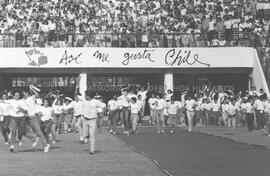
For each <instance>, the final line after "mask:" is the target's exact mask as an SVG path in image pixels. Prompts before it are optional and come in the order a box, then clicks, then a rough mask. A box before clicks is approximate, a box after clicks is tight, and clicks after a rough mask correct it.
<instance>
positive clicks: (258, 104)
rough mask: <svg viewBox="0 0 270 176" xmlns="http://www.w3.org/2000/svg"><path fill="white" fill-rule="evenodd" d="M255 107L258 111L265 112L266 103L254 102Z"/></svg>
mask: <svg viewBox="0 0 270 176" xmlns="http://www.w3.org/2000/svg"><path fill="white" fill-rule="evenodd" d="M254 106H255V108H256V110H258V111H263V110H264V102H262V101H261V100H259V99H258V100H256V101H255V102H254Z"/></svg>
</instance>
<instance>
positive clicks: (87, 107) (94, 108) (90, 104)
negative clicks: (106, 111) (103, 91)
mask: <svg viewBox="0 0 270 176" xmlns="http://www.w3.org/2000/svg"><path fill="white" fill-rule="evenodd" d="M80 100H81V101H82V114H83V115H84V116H85V117H86V118H88V119H94V118H97V117H98V108H99V107H100V106H102V105H101V102H100V101H99V100H96V99H91V100H85V99H84V98H82V97H80Z"/></svg>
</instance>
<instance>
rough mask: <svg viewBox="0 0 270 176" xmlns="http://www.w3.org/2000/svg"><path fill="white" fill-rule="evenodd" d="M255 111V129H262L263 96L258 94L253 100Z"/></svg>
mask: <svg viewBox="0 0 270 176" xmlns="http://www.w3.org/2000/svg"><path fill="white" fill-rule="evenodd" d="M254 106H255V112H256V122H257V130H262V129H263V128H264V123H263V119H264V97H263V96H260V97H259V98H258V99H257V100H255V102H254Z"/></svg>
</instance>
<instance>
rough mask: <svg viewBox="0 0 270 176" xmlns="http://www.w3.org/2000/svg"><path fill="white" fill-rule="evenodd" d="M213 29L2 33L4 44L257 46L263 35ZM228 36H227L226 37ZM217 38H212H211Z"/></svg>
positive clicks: (54, 45) (33, 45)
mask: <svg viewBox="0 0 270 176" xmlns="http://www.w3.org/2000/svg"><path fill="white" fill-rule="evenodd" d="M230 34H231V35H230V36H226V33H225V32H224V31H221V32H216V33H214V34H210V33H200V34H194V33H190V34H188V33H185V34H184V33H166V34H158V33H128V34H124V33H98V34H95V33H80V34H75V33H63V34H61V33H55V31H50V32H48V33H40V34H29V33H28V34H24V33H17V34H10V33H9V34H8V33H7V34H0V47H4V48H8V47H215V46H226V47H228V46H246V47H256V46H257V45H259V43H258V42H260V37H259V36H257V35H255V34H252V33H249V32H239V31H232V32H231V33H230ZM225 36H226V40H225ZM213 38H215V39H217V40H211V39H213Z"/></svg>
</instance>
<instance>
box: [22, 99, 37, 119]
mask: <svg viewBox="0 0 270 176" xmlns="http://www.w3.org/2000/svg"><path fill="white" fill-rule="evenodd" d="M23 101H24V103H25V105H26V107H27V112H28V115H29V116H30V117H31V116H34V115H35V114H36V97H35V96H34V95H33V96H31V97H28V98H26V99H23Z"/></svg>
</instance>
